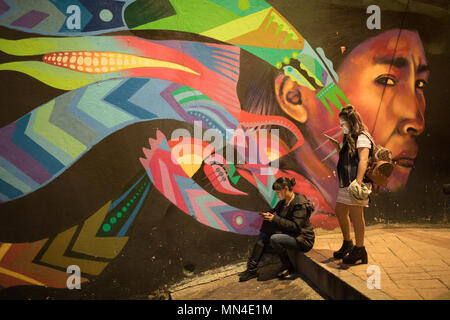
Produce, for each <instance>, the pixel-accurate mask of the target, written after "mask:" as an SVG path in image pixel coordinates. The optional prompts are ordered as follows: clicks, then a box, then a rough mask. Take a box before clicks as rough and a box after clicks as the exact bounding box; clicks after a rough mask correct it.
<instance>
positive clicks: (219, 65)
mask: <svg viewBox="0 0 450 320" xmlns="http://www.w3.org/2000/svg"><path fill="white" fill-rule="evenodd" d="M213 60H214V61H219V62H221V63H224V64H227V65H229V66H232V67H233V68H236V66H234V65H232V64H231V63H229V62H226V61H223V60H219V59H213ZM216 66H217V67H221V68H224V69H226V70H228V71H230V72H233V73H235V74H236V75H239V72H236V71H235V70H233V69H230V68H227V67H225V66H223V65H221V64H217V65H216Z"/></svg>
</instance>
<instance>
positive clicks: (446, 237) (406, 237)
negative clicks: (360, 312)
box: [306, 228, 450, 300]
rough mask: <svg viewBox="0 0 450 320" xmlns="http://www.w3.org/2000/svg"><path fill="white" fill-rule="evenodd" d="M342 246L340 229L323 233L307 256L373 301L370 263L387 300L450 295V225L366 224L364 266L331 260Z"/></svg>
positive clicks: (448, 296) (448, 297)
mask: <svg viewBox="0 0 450 320" xmlns="http://www.w3.org/2000/svg"><path fill="white" fill-rule="evenodd" d="M352 236H353V234H352ZM341 244H342V235H341V234H340V233H330V234H326V233H323V234H321V235H319V236H318V237H317V239H316V243H315V244H314V249H313V250H312V251H310V252H308V253H307V254H306V255H307V256H308V257H309V258H311V259H313V260H314V261H315V262H316V263H319V264H320V265H321V266H323V267H324V268H325V269H326V270H328V271H330V272H332V273H333V274H334V275H336V276H338V277H339V278H340V279H342V280H344V281H345V282H347V283H348V284H350V285H352V286H353V287H354V288H356V289H358V290H359V291H360V292H362V293H364V294H365V295H366V296H368V297H369V298H371V299H377V298H376V296H375V295H374V294H373V293H374V289H372V290H370V289H368V285H367V280H368V278H369V277H370V276H371V275H373V271H372V272H368V269H367V268H368V266H370V265H375V266H378V267H379V270H380V282H379V286H380V288H379V290H380V291H382V292H383V293H385V294H386V296H385V298H386V299H389V298H391V299H399V300H406V299H407V300H410V299H414V300H434V299H445V300H447V299H450V229H448V228H442V229H429V228H378V229H371V228H368V230H366V234H365V247H366V250H367V252H368V256H369V263H368V264H367V265H356V266H348V265H344V264H342V263H341V262H340V261H337V260H334V259H333V258H332V256H333V251H336V250H338V249H339V247H340V246H341ZM371 278H373V277H371ZM372 283H373V284H374V285H376V283H375V282H372Z"/></svg>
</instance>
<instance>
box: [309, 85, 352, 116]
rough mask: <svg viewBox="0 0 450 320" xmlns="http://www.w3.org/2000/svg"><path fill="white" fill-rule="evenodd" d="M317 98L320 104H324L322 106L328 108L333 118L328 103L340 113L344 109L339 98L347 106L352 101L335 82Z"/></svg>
mask: <svg viewBox="0 0 450 320" xmlns="http://www.w3.org/2000/svg"><path fill="white" fill-rule="evenodd" d="M316 97H317V98H318V99H319V100H320V102H322V104H323V105H324V106H325V107H326V108H327V110H328V112H329V113H330V114H331V115H332V116H333V117H334V115H333V111H332V110H331V108H330V105H329V104H328V101H330V102H331V103H333V104H334V105H335V106H336V107H337V108H338V110H339V111H341V110H342V108H343V107H344V106H343V105H342V103H341V101H340V100H339V97H340V98H342V99H343V100H344V101H345V102H346V103H347V104H350V101H349V100H348V99H347V97H346V96H345V94H344V92H342V90H341V88H339V87H338V86H337V85H336V84H335V83H334V82H332V83H330V84H329V85H328V86H326V87H325V88H323V89H322V90H320V92H319V93H318V94H317V95H316Z"/></svg>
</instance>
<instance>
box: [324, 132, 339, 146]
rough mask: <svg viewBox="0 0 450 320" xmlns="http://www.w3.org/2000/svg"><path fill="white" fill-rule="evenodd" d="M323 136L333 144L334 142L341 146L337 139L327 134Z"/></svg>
mask: <svg viewBox="0 0 450 320" xmlns="http://www.w3.org/2000/svg"><path fill="white" fill-rule="evenodd" d="M323 135H324V136H325V138H328V139H329V140H331V142H334V143H337V144H339V141H337V140H336V139H334V138H332V137H330V136H329V135H327V134H325V133H324V134H323Z"/></svg>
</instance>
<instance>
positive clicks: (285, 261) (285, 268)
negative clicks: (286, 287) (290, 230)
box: [277, 251, 295, 279]
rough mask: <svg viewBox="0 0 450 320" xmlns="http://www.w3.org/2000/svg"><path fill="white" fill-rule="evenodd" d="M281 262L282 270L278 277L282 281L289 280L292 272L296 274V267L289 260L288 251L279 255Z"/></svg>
mask: <svg viewBox="0 0 450 320" xmlns="http://www.w3.org/2000/svg"><path fill="white" fill-rule="evenodd" d="M279 257H280V260H281V269H280V271H279V272H278V274H277V277H278V278H280V279H283V278H287V277H288V276H289V275H290V274H291V273H292V272H294V269H295V268H294V266H293V265H292V262H291V260H290V259H289V255H288V253H287V251H284V252H283V253H281V254H279Z"/></svg>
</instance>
